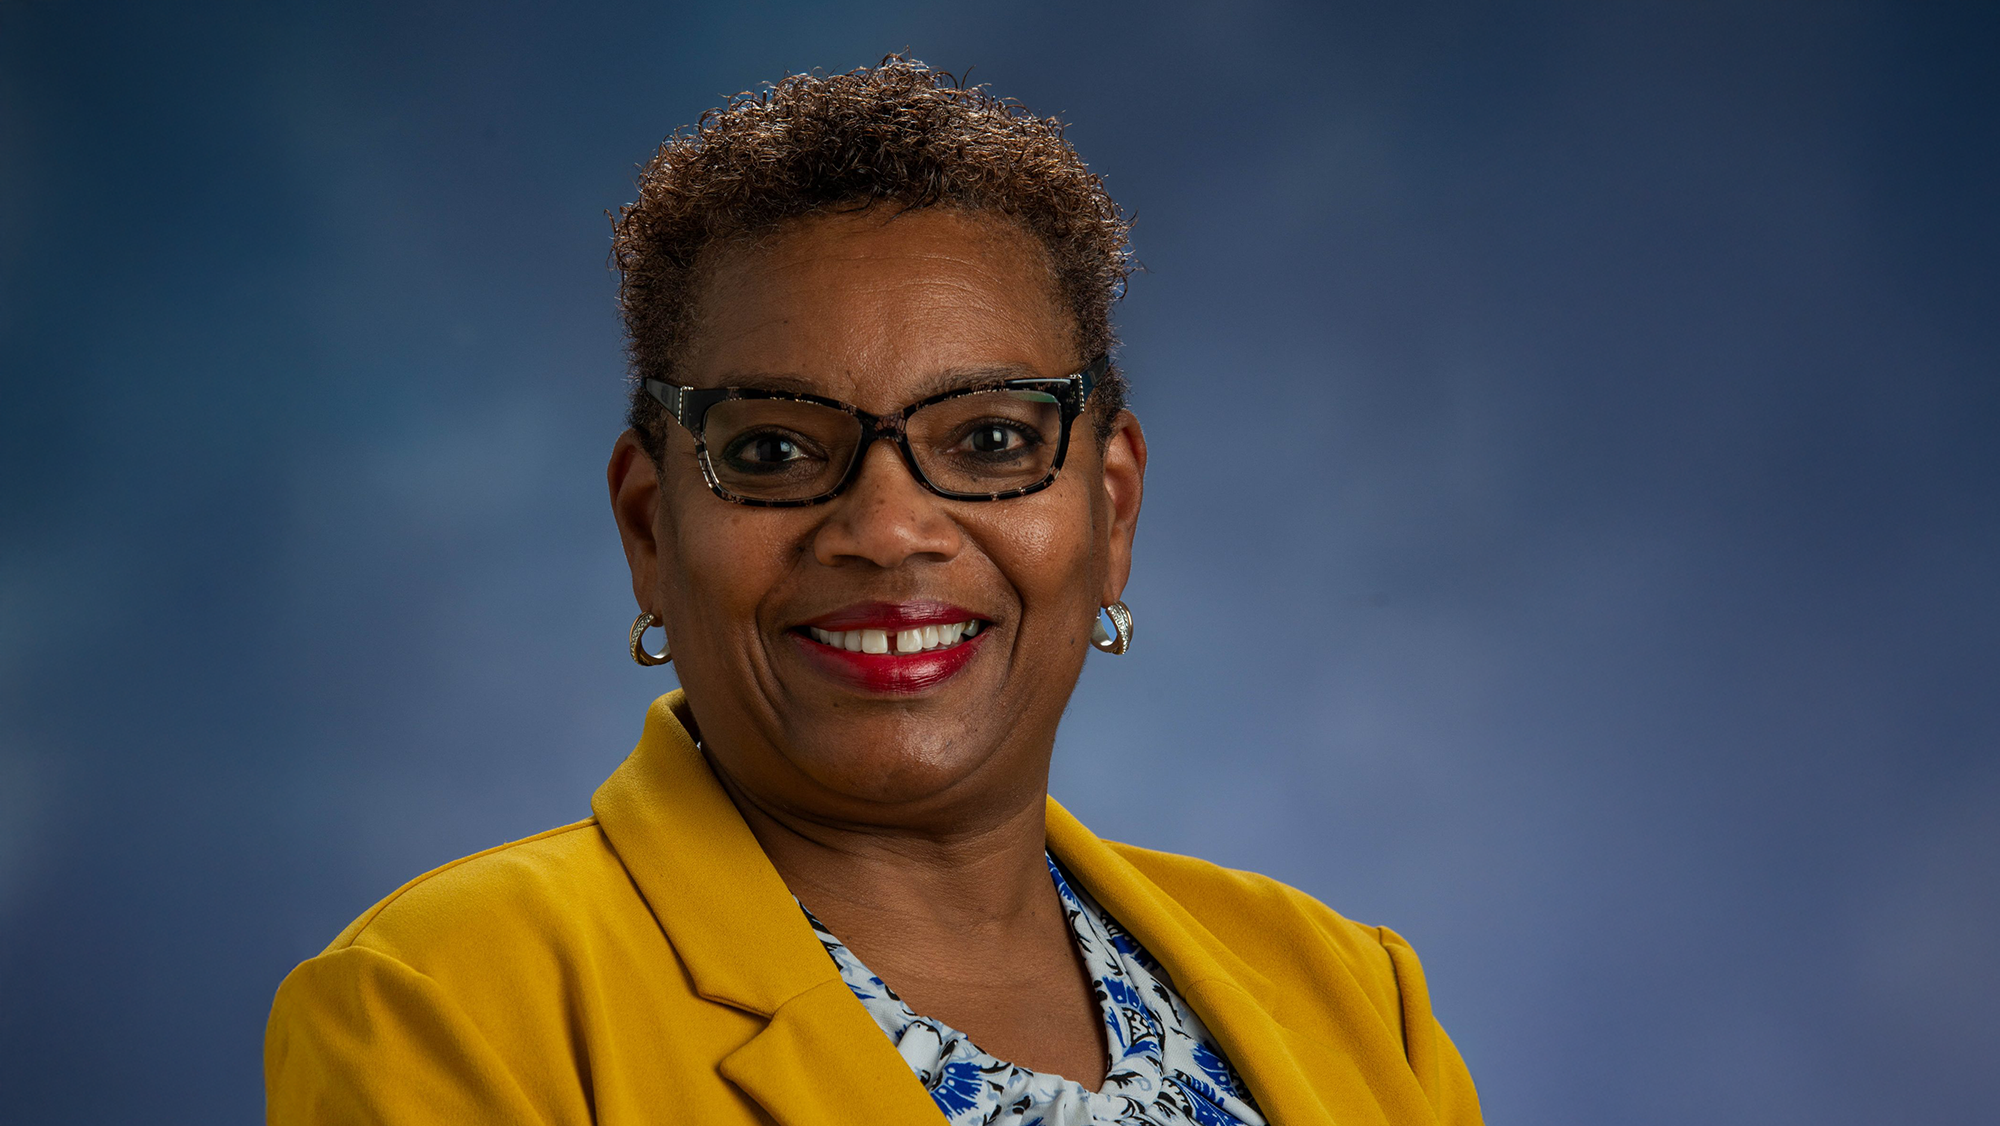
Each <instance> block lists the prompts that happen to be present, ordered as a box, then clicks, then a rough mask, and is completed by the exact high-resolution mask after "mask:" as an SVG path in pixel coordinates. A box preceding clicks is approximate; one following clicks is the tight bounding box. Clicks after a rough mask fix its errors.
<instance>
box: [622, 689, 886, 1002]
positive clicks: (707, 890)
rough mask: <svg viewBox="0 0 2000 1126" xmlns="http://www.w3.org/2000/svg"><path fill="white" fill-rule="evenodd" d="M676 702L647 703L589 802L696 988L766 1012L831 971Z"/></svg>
mask: <svg viewBox="0 0 2000 1126" xmlns="http://www.w3.org/2000/svg"><path fill="white" fill-rule="evenodd" d="M686 710H687V701H686V698H685V696H684V695H683V694H682V693H681V692H679V691H674V692H670V693H668V694H667V695H665V696H662V697H660V698H659V699H658V700H655V701H654V702H653V706H652V707H651V708H650V709H648V710H647V712H646V727H645V731H644V733H642V734H641V735H640V737H639V746H638V747H637V748H636V749H635V750H633V752H632V754H631V755H630V756H629V757H628V758H626V760H625V762H624V764H623V765H621V766H620V767H619V768H618V769H617V771H616V772H614V773H613V774H612V775H611V777H610V778H609V779H607V780H606V781H605V783H604V785H602V786H599V787H598V788H597V793H596V794H594V795H593V796H592V797H591V799H590V807H591V810H592V811H593V812H594V813H596V814H597V823H598V825H599V826H600V827H602V828H603V830H604V835H605V836H606V837H608V838H609V839H610V841H611V847H612V849H613V850H615V851H616V852H617V853H618V858H619V859H620V860H621V861H623V862H624V864H625V870H626V871H627V872H629V873H631V876H632V882H633V883H635V884H637V885H638V887H639V894H640V895H642V896H644V897H645V900H646V904H647V906H649V907H651V908H652V909H653V917H654V918H656V919H658V920H659V921H660V928H661V929H662V930H664V931H665V932H666V934H667V939H668V941H670V942H672V943H673V946H674V951H675V953H677V954H678V955H680V958H681V960H682V962H683V963H685V964H686V966H687V969H688V973H689V975H690V976H691V977H693V979H694V987H695V992H697V993H699V994H700V995H701V996H703V997H706V998H708V999H709V1000H711V1001H720V1002H722V1003H723V1004H725V1005H731V1006H734V1007H736V1008H739V1009H745V1010H748V1011H750V1012H753V1013H757V1014H759V1015H762V1016H767V1017H768V1016H771V1015H772V1014H774V1013H776V1012H777V1011H778V1010H779V1009H780V1008H781V1007H783V1006H784V1004H785V1002H787V1001H789V1000H791V999H792V998H794V997H797V996H799V995H800V994H803V993H805V992H807V991H808V990H811V989H812V988H813V987H814V986H817V985H821V984H823V983H825V982H828V981H839V980H840V971H839V969H838V968H836V967H835V966H834V964H833V959H831V958H828V957H827V956H826V950H825V949H824V948H823V947H821V946H820V944H819V939H818V938H816V937H815V936H814V935H813V933H812V927H811V926H810V925H808V924H807V923H806V920H805V915H804V914H803V913H802V912H801V911H800V910H799V905H798V901H797V900H795V899H793V898H792V893H791V889H790V888H787V887H786V886H785V881H784V880H783V879H782V878H780V877H779V875H778V870H777V869H776V868H773V867H772V866H771V862H770V860H769V859H767V858H766V857H765V856H764V850H763V848H762V847H761V846H760V845H758V843H757V838H756V837H755V836H753V835H751V833H750V827H749V826H748V825H746V824H744V822H743V815H742V814H741V813H738V812H737V811H736V806H735V804H734V803H732V802H731V801H730V800H729V795H728V794H726V793H724V792H723V789H722V784H721V783H720V782H718V781H716V778H715V773H714V771H712V770H710V769H709V766H708V760H707V759H705V758H703V757H702V754H701V752H700V751H699V750H697V749H696V748H695V745H694V740H693V739H692V738H690V737H689V736H688V725H687V723H686V722H685V720H684V718H683V717H684V713H685V712H686ZM855 1011H856V1012H862V1011H863V1010H862V1009H861V1007H860V1004H859V1003H858V1002H857V1003H856V1005H855ZM884 1039H885V1040H886V1039H887V1038H886V1037H885V1038H884Z"/></svg>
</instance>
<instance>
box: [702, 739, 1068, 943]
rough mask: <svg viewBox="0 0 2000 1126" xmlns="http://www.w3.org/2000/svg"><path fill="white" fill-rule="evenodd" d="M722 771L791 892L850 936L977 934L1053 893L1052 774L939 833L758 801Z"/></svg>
mask: <svg viewBox="0 0 2000 1126" xmlns="http://www.w3.org/2000/svg"><path fill="white" fill-rule="evenodd" d="M711 765H713V760H711ZM716 777H717V778H719V779H720V780H721V782H722V786H723V789H724V790H725V791H727V792H728V794H729V797H730V800H731V801H733V802H734V803H735V804H736V808H737V809H738V810H739V811H740V812H741V813H742V814H743V820H744V821H745V822H746V823H747V824H748V825H749V827H750V832H751V833H752V834H753V835H755V836H756V838H757V843H758V844H760V845H761V846H763V849H764V854H765V855H766V856H767V857H769V858H770V861H771V864H772V866H773V867H775V868H776V869H777V870H778V875H779V876H780V877H782V878H783V879H784V881H785V884H786V886H788V887H790V888H791V890H792V894H793V895H795V896H797V897H798V899H799V902H801V903H803V904H805V906H806V907H807V908H808V909H809V910H811V911H812V912H813V914H815V915H817V916H819V917H820V919H821V920H822V921H824V922H825V923H826V924H827V925H828V926H829V927H831V928H833V930H834V932H835V933H836V934H840V935H842V937H843V938H846V937H847V933H848V932H849V931H855V930H861V931H887V930H891V929H902V930H904V931H908V930H910V929H915V930H916V931H921V932H931V931H942V932H947V933H952V934H956V935H959V936H962V937H963V936H968V935H971V934H977V933H980V932H984V931H988V930H990V929H993V928H1004V927H1006V926H1008V925H1009V924H1011V923H1013V922H1015V921H1017V920H1019V919H1021V918H1024V917H1026V916H1028V915H1030V914H1031V913H1034V912H1036V911H1037V909H1038V908H1039V907H1041V906H1044V903H1043V901H1044V900H1046V899H1047V898H1049V896H1050V894H1051V892H1050V887H1051V885H1050V883H1049V876H1048V868H1047V866H1046V863H1045V861H1044V860H1043V855H1044V850H1045V848H1046V841H1045V829H1044V819H1045V816H1046V813H1045V809H1046V800H1047V794H1048V786H1047V780H1046V778H1043V779H1042V780H1041V783H1040V784H1039V785H1037V786H1035V787H1033V788H1032V790H1031V791H1030V792H1027V793H1024V794H1022V795H1020V796H1019V797H1017V798H1015V799H1014V800H1012V801H1010V802H1008V803H1007V805H1006V806H1005V807H1004V808H1000V809H989V810H987V811H985V815H984V816H981V817H979V818H976V819H971V818H968V819H966V820H965V821H963V822H961V824H962V825H964V826H965V827H963V828H959V829H954V830H952V831H948V832H938V831H915V830H911V829H909V828H905V827H897V826H870V825H857V824H853V823H849V822H833V821H829V820H822V819H818V818H814V817H812V816H810V815H808V814H803V813H801V812H798V811H795V810H789V809H782V808H779V807H776V806H774V805H772V804H769V803H766V802H761V801H759V800H758V799H757V797H756V796H755V795H754V794H751V793H750V792H748V791H747V790H745V789H744V788H743V787H742V786H741V785H740V784H738V783H737V781H736V780H735V779H733V778H731V777H730V776H729V774H728V773H727V772H725V771H723V770H721V769H720V768H717V769H716Z"/></svg>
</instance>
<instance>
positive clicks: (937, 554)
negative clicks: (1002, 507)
mask: <svg viewBox="0 0 2000 1126" xmlns="http://www.w3.org/2000/svg"><path fill="white" fill-rule="evenodd" d="M826 507H827V509H828V510H829V511H828V513H827V519H826V521H825V522H824V523H823V524H821V525H820V527H819V530H818V532H817V533H815V534H814V536H813V557H814V558H815V559H816V560H818V561H819V562H820V563H823V564H825V565H827V566H829V567H833V566H839V565H841V564H843V563H852V562H855V561H857V560H858V561H865V562H868V563H872V564H874V565H875V566H877V567H882V568H894V567H900V566H902V565H903V564H905V563H908V562H910V561H911V560H918V559H922V560H928V561H931V562H937V563H942V562H945V561H947V560H949V559H952V558H953V557H955V556H956V555H957V554H958V553H959V551H960V549H962V548H963V547H964V545H965V541H964V535H963V533H962V532H961V530H960V529H959V526H958V522H957V521H955V520H953V519H952V518H951V516H950V514H949V513H947V512H946V511H945V510H944V501H943V498H942V497H939V496H937V495H936V494H935V493H932V492H930V491H929V490H927V489H925V488H924V487H923V486H922V485H920V484H918V483H917V479H916V478H915V477H913V476H911V475H910V467H909V466H907V465H905V464H903V458H902V455H901V454H900V453H899V452H898V451H897V449H896V445H895V443H894V442H890V441H876V442H871V443H869V446H868V449H867V450H866V451H864V452H863V453H862V455H861V471H860V472H859V473H858V474H856V475H855V479H854V483H853V484H852V485H850V486H848V488H847V491H846V492H844V493H842V494H841V495H840V496H838V497H836V498H834V499H833V500H832V501H830V502H828V503H827V506H826Z"/></svg>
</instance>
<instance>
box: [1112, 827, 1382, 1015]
mask: <svg viewBox="0 0 2000 1126" xmlns="http://www.w3.org/2000/svg"><path fill="white" fill-rule="evenodd" d="M1105 843H1106V844H1107V845H1109V846H1110V847H1111V849H1112V851H1114V852H1116V853H1117V854H1118V855H1119V856H1120V857H1122V858H1124V860H1125V861H1126V862H1128V863H1130V864H1131V865H1132V866H1133V867H1134V868H1136V869H1138V870H1139V872H1140V873H1141V874H1142V875H1144V876H1145V877H1146V878H1147V879H1148V880H1149V881H1151V882H1152V883H1153V884H1154V886H1156V887H1158V888H1159V889H1160V891H1162V892H1163V893H1165V894H1166V895H1167V897H1168V898H1170V899H1172V900H1173V901H1174V902H1175V903H1176V904H1178V905H1179V906H1180V907H1181V908H1182V909H1183V910H1185V911H1186V912H1187V913H1188V914H1189V915H1191V916H1193V917H1194V919H1195V920H1196V921H1197V922H1199V923H1200V924H1201V925H1202V926H1203V927H1204V928H1205V929H1206V930H1208V932H1209V933H1211V934H1213V935H1214V936H1215V937H1216V939H1218V940H1219V941H1220V942H1221V943H1222V944H1223V945H1224V946H1226V947H1227V948H1229V949H1230V950H1231V951H1232V952H1234V953H1235V954H1236V955H1237V956H1239V957H1241V958H1242V959H1243V960H1244V961H1245V962H1247V963H1248V964H1250V965H1251V966H1253V967H1255V968H1256V969H1257V970H1258V971H1259V972H1261V973H1263V974H1265V975H1266V976H1268V977H1270V978H1271V980H1272V982H1273V983H1274V984H1276V985H1278V986H1280V987H1281V988H1286V987H1298V988H1310V986H1311V983H1312V979H1314V978H1323V977H1324V975H1326V974H1327V973H1329V972H1336V971H1337V972H1344V974H1345V975H1348V976H1351V977H1352V978H1353V979H1354V980H1355V982H1356V983H1357V984H1359V985H1360V986H1361V988H1362V990H1363V992H1364V993H1366V994H1367V996H1368V999H1369V1001H1370V1002H1371V1003H1372V1004H1373V1006H1374V1007H1375V1008H1376V1009H1377V1010H1378V1011H1379V1012H1381V1013H1382V1014H1383V1015H1384V1016H1385V1017H1387V1018H1389V1019H1390V1020H1391V1022H1392V1023H1400V1019H1401V1010H1402V1000H1401V997H1400V993H1401V990H1400V988H1399V986H1398V981H1397V978H1398V969H1399V967H1398V964H1397V959H1396V957H1395V956H1394V954H1393V953H1392V949H1391V948H1392V947H1397V946H1403V940H1402V939H1401V938H1400V937H1399V936H1397V935H1396V934H1395V932H1393V931H1390V930H1388V929H1387V928H1385V927H1377V926H1370V925H1367V924H1365V923H1357V922H1355V921H1353V920H1351V919H1348V918H1346V917H1345V916H1343V915H1341V914H1340V913H1339V912H1337V911H1335V910H1333V909H1332V908H1331V907H1328V906H1327V905H1326V904H1324V903H1321V902H1320V901H1319V900H1317V899H1315V898H1313V897H1312V896H1310V895H1307V894H1306V893H1305V892H1302V891H1300V890H1299V889H1297V888H1295V887H1292V886H1290V885H1289V884H1285V883H1282V882H1280V881H1278V880H1274V879H1272V878H1271V877H1269V876H1263V875H1259V874H1257V873H1255V872H1245V871H1241V870H1239V869H1235V868H1225V867H1223V866H1221V865H1219V864H1212V863H1210V862H1208V861H1206V860H1198V859H1196V858H1194V857H1191V856H1180V855H1177V854H1175V853H1171V852H1159V851H1156V850H1153V849H1149V848H1140V847H1138V846H1136V845H1128V844H1121V843H1119V842H1116V841H1106V842H1105ZM1404 949H1407V947H1406V946H1405V947H1404ZM1412 964H1414V963H1412Z"/></svg>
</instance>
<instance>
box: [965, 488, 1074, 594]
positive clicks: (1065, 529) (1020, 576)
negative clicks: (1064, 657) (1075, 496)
mask: <svg viewBox="0 0 2000 1126" xmlns="http://www.w3.org/2000/svg"><path fill="white" fill-rule="evenodd" d="M1010 516H1013V518H1010V519H1007V520H1001V521H997V522H995V525H994V527H993V529H992V530H991V532H990V533H989V535H988V536H986V537H982V538H984V539H985V541H986V543H987V545H988V550H989V551H990V552H991V553H992V555H993V558H994V562H995V563H996V564H997V565H998V566H999V568H1000V570H1001V572H1002V573H1003V574H1005V575H1006V576H1007V578H1008V580H1009V581H1010V582H1011V583H1012V584H1013V586H1014V588H1015V589H1016V590H1018V591H1020V593H1021V598H1022V601H1023V603H1024V606H1023V609H1024V610H1025V612H1026V613H1027V614H1028V615H1030V616H1036V615H1044V614H1047V613H1049V612H1050V611H1055V612H1057V613H1067V612H1069V611H1070V610H1071V609H1073V608H1074V606H1073V605H1072V604H1081V603H1080V601H1079V600H1080V599H1082V598H1084V597H1085V596H1086V595H1087V592H1089V591H1091V590H1095V589H1096V588H1095V587H1094V586H1093V585H1091V579H1092V574H1093V570H1094V568H1095V566H1096V564H1097V560H1096V558H1095V555H1094V553H1093V552H1092V550H1091V547H1092V537H1091V535H1090V523H1091V521H1090V513H1089V511H1088V510H1087V509H1086V508H1085V507H1084V506H1082V505H1060V506H1057V505H1049V506H1046V507H1043V506H1037V507H1036V508H1034V509H1032V510H1029V511H1025V512H1017V513H1015V514H1010Z"/></svg>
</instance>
